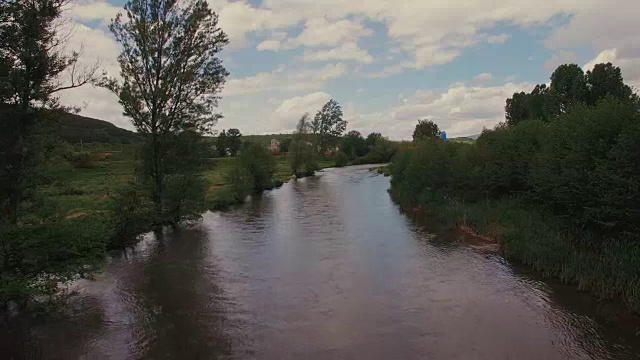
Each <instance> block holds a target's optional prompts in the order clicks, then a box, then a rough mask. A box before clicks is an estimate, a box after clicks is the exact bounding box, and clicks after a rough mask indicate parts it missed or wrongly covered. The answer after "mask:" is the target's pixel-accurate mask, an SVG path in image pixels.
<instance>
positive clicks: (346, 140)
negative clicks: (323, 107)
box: [340, 130, 367, 160]
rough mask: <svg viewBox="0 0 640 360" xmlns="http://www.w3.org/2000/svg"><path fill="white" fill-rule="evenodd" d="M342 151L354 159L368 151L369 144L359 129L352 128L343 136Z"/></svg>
mask: <svg viewBox="0 0 640 360" xmlns="http://www.w3.org/2000/svg"><path fill="white" fill-rule="evenodd" d="M340 151H342V152H343V153H345V154H346V155H347V156H348V157H349V158H350V159H352V160H353V159H355V158H356V157H360V156H364V155H365V154H366V153H367V144H366V142H365V140H364V138H363V137H362V135H361V134H360V132H359V131H357V130H351V131H349V132H348V133H347V134H346V135H345V136H344V137H343V138H342V146H341V148H340Z"/></svg>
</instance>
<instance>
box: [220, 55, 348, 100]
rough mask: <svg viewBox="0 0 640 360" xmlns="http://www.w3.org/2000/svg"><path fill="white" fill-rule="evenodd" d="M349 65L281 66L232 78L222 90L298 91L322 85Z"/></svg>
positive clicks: (235, 92) (226, 92)
mask: <svg viewBox="0 0 640 360" xmlns="http://www.w3.org/2000/svg"><path fill="white" fill-rule="evenodd" d="M346 72H347V66H346V65H345V64H342V63H337V64H327V65H325V66H324V67H321V68H304V69H290V68H285V67H279V68H277V69H276V70H274V71H272V72H261V73H258V74H256V75H253V76H249V77H246V78H240V79H234V78H231V79H230V80H228V81H227V84H226V85H225V87H224V90H223V91H222V95H223V96H236V95H242V94H249V93H256V92H268V91H274V90H283V91H297V90H305V89H307V90H308V89H314V88H320V87H322V86H323V85H324V84H325V83H326V82H327V81H329V80H331V79H335V78H338V77H341V76H343V75H344V74H345V73H346Z"/></svg>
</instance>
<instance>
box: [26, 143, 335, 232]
mask: <svg viewBox="0 0 640 360" xmlns="http://www.w3.org/2000/svg"><path fill="white" fill-rule="evenodd" d="M125 151H127V150H125ZM128 151H129V153H131V151H132V150H131V149H129V150H128ZM274 159H275V165H276V172H275V174H274V176H273V182H274V184H275V185H277V186H279V185H281V184H283V183H285V182H287V181H289V179H290V178H291V168H290V165H289V161H288V158H287V156H286V155H283V156H275V157H274ZM235 161H236V158H231V157H226V158H213V159H208V161H207V165H206V167H205V169H203V172H202V176H203V178H204V180H205V181H206V189H207V190H206V203H207V206H208V207H209V208H210V209H213V210H215V209H217V208H218V206H220V205H219V204H218V203H216V201H217V199H219V198H220V197H221V196H222V194H224V193H225V191H226V189H227V188H228V186H229V184H228V179H227V174H228V173H229V171H230V169H231V167H232V166H233V164H234V163H235ZM318 165H319V166H320V168H327V167H331V166H333V162H332V161H330V160H324V161H320V162H318ZM135 167H136V161H135V160H133V159H132V158H131V157H130V156H128V155H127V154H124V155H119V154H116V156H113V157H112V158H110V159H108V160H104V161H98V162H96V163H95V165H94V166H93V167H90V168H77V167H74V166H72V165H71V164H69V163H67V162H64V161H58V162H51V163H50V164H48V165H47V166H46V167H45V168H44V169H43V174H44V177H45V178H46V180H47V181H46V182H45V184H43V185H42V186H40V187H39V188H38V190H37V191H38V204H37V205H38V206H35V205H36V204H33V205H34V206H32V207H30V208H29V209H30V210H34V211H30V212H29V216H31V217H33V221H36V219H38V218H39V219H46V218H52V217H61V218H67V219H71V218H78V217H91V216H92V215H96V214H100V213H102V212H105V211H108V210H109V209H110V206H111V201H112V197H113V195H114V194H116V193H117V192H118V190H119V189H120V188H122V187H124V186H126V185H127V183H128V182H129V181H131V180H133V176H134V170H135ZM229 205H230V204H229Z"/></svg>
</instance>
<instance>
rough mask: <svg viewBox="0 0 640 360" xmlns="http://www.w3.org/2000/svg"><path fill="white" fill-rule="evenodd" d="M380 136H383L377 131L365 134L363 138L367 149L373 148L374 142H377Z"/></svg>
mask: <svg viewBox="0 0 640 360" xmlns="http://www.w3.org/2000/svg"><path fill="white" fill-rule="evenodd" d="M382 138H383V137H382V134H380V133H379V132H372V133H371V134H369V135H367V139H366V140H365V144H366V146H367V150H368V151H371V149H373V147H374V146H376V143H377V142H378V140H380V139H382Z"/></svg>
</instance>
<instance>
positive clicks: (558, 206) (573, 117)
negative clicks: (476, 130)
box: [392, 64, 640, 311]
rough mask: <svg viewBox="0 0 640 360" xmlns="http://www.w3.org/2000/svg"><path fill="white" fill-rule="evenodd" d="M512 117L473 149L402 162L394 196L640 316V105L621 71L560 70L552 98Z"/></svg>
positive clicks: (517, 97) (537, 99) (523, 103)
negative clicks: (479, 233) (618, 300)
mask: <svg viewBox="0 0 640 360" xmlns="http://www.w3.org/2000/svg"><path fill="white" fill-rule="evenodd" d="M505 110H506V122H505V123H503V124H500V125H498V126H496V128H494V129H492V130H484V131H483V133H482V135H481V136H480V137H479V138H478V139H477V141H476V142H475V143H473V144H464V143H458V142H444V141H441V140H439V139H437V138H436V137H431V138H427V139H423V140H419V141H417V143H416V148H415V149H414V150H413V151H407V152H403V153H401V154H400V155H399V156H398V157H397V158H396V159H395V160H394V162H393V166H392V175H393V179H392V193H393V196H394V197H395V198H396V199H397V200H398V201H399V202H400V203H401V204H403V205H405V206H424V207H426V208H429V207H432V208H434V209H437V210H438V211H440V212H442V213H443V214H449V216H450V217H452V218H454V220H455V221H457V222H462V223H466V224H467V225H472V226H473V227H475V228H477V229H478V230H480V231H482V232H486V233H490V234H491V235H493V236H495V237H497V238H498V240H499V241H500V243H501V244H502V246H503V250H504V251H505V253H506V254H507V255H508V256H510V257H513V258H515V259H518V260H520V261H523V262H525V263H527V264H530V265H532V266H534V267H536V268H538V269H540V270H542V271H544V272H545V273H547V274H550V275H554V276H558V277H560V278H562V279H564V280H566V281H570V282H577V283H578V284H579V285H580V287H582V288H584V289H589V290H592V291H594V292H596V293H597V294H599V295H601V296H622V297H623V298H624V299H625V300H626V301H627V302H628V303H629V304H630V305H631V306H632V307H633V308H634V309H635V310H636V311H640V287H639V286H638V284H640V166H638V164H640V103H639V101H638V97H637V96H636V95H635V94H633V92H632V91H631V88H630V87H629V86H627V85H625V84H624V82H623V79H622V75H621V72H620V70H619V69H618V68H617V67H615V66H613V65H612V64H598V65H596V66H595V67H594V69H593V70H591V71H588V72H587V73H586V74H584V73H583V72H582V70H581V69H580V68H579V67H578V66H577V65H563V66H560V67H559V68H558V69H557V70H556V71H555V72H554V73H553V75H552V76H551V83H550V86H549V87H546V86H544V85H539V86H536V87H535V89H533V91H532V92H531V93H516V94H514V96H513V97H512V98H510V99H508V100H507V105H506V108H505ZM445 217H446V215H445Z"/></svg>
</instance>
